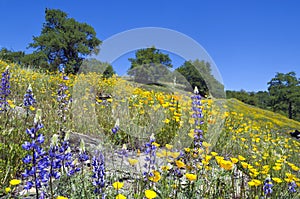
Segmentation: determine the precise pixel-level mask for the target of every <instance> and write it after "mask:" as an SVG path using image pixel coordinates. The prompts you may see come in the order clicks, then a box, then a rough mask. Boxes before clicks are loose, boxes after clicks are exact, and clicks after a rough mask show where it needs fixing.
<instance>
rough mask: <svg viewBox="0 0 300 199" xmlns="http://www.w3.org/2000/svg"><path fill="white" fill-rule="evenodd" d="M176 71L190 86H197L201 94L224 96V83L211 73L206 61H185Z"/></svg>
mask: <svg viewBox="0 0 300 199" xmlns="http://www.w3.org/2000/svg"><path fill="white" fill-rule="evenodd" d="M176 71H178V72H179V73H180V74H181V75H183V77H185V79H186V80H187V81H188V82H189V83H190V84H191V86H192V88H195V86H197V87H198V90H199V92H200V94H201V95H202V96H205V95H209V94H211V95H213V96H214V97H217V98H223V97H225V96H224V85H222V84H221V83H220V82H219V81H218V80H216V78H215V77H214V76H213V75H212V74H211V66H210V64H209V63H208V62H205V61H203V60H202V61H199V60H198V59H197V60H195V61H186V62H185V63H184V64H183V65H182V66H181V67H179V68H177V69H176ZM179 81H180V80H179Z"/></svg>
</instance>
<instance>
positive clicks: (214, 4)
mask: <svg viewBox="0 0 300 199" xmlns="http://www.w3.org/2000/svg"><path fill="white" fill-rule="evenodd" d="M45 8H59V9H61V10H63V11H65V12H67V13H68V14H69V16H70V17H73V18H75V19H76V20H77V21H80V22H86V23H88V24H90V25H91V26H93V27H94V28H95V30H96V32H97V36H98V38H99V39H101V40H106V39H108V38H109V37H111V36H112V35H114V34H117V33H120V32H123V31H126V30H129V29H133V28H142V27H162V28H168V29H172V30H176V31H179V32H181V33H183V34H185V35H187V36H189V37H191V38H192V39H194V40H195V41H197V42H198V43H199V44H201V45H202V46H203V48H204V49H205V50H206V51H207V52H208V53H209V55H210V56H211V57H212V59H213V60H214V62H215V63H216V65H217V67H218V69H219V71H220V74H221V76H222V78H223V81H224V84H225V88H226V89H229V90H240V89H244V90H247V91H258V90H266V89H267V82H268V81H270V80H271V78H272V77H274V76H275V74H276V72H283V73H286V72H289V71H295V72H296V73H297V76H298V77H300V25H299V24H300V1H297V0H294V1H291V0H287V1H282V0H251V1H250V0H244V1H240V0H236V1H231V0H226V1H224V0H218V1H217V0H210V1H208V0H206V1H203V0H191V1H176V0H173V1H166V0H165V1H162V0H160V1H159V0H151V1H135V0H132V1H131V0H128V1H114V0H111V1H99V0H94V1H91V0H85V1H80V0H72V1H71V0H70V1H68V0H64V1H61V0H43V1H36V0H23V1H19V0H0V9H1V12H0V19H1V23H0V24H1V31H0V47H6V48H8V49H12V50H26V47H27V45H28V43H30V42H32V36H38V35H39V34H40V31H41V28H42V24H43V22H44V11H45ZM120 59H122V58H120ZM123 59H124V58H123ZM124 60H126V59H124Z"/></svg>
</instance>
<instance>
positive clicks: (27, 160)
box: [22, 155, 32, 164]
mask: <svg viewBox="0 0 300 199" xmlns="http://www.w3.org/2000/svg"><path fill="white" fill-rule="evenodd" d="M22 160H23V162H24V164H28V163H30V162H31V161H32V156H31V155H27V156H25V158H23V159H22Z"/></svg>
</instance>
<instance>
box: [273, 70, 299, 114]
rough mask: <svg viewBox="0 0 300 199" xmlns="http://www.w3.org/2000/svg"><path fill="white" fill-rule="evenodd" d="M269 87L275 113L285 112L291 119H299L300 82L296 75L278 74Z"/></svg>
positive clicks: (293, 73)
mask: <svg viewBox="0 0 300 199" xmlns="http://www.w3.org/2000/svg"><path fill="white" fill-rule="evenodd" d="M268 85H269V87H268V90H269V93H270V96H271V104H272V107H273V111H275V112H283V113H285V114H287V115H288V117H289V118H290V119H293V118H295V117H297V113H298V114H299V111H300V108H299V105H300V80H299V79H298V78H297V77H296V73H295V72H289V73H286V74H284V73H277V74H276V76H275V77H274V78H272V79H271V81H270V82H268Z"/></svg>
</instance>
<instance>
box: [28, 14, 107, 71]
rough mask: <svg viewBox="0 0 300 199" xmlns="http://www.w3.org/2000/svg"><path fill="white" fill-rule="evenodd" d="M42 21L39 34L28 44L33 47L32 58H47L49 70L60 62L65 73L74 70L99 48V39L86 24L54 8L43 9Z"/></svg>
mask: <svg viewBox="0 0 300 199" xmlns="http://www.w3.org/2000/svg"><path fill="white" fill-rule="evenodd" d="M45 20H46V22H45V23H44V24H43V28H42V32H41V35H40V36H38V37H33V43H31V44H29V47H30V48H34V49H36V50H35V51H34V53H33V54H34V55H33V56H35V57H36V58H38V59H36V60H40V61H44V58H47V59H46V61H47V63H48V65H49V70H56V69H57V68H58V66H59V65H60V64H64V65H65V66H66V68H65V71H66V72H68V73H76V72H78V70H79V67H80V65H81V63H82V61H83V59H84V58H85V57H86V56H87V55H89V54H92V53H97V52H98V51H99V49H98V46H99V45H100V43H101V41H100V40H99V39H97V38H96V32H95V30H94V28H92V27H91V26H90V25H88V24H86V23H79V22H77V21H76V20H75V19H73V18H68V15H67V14H66V13H64V12H63V11H61V10H56V9H46V10H45ZM29 58H30V57H29Z"/></svg>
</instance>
